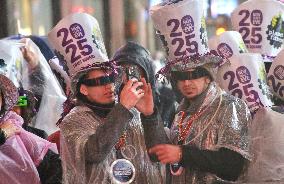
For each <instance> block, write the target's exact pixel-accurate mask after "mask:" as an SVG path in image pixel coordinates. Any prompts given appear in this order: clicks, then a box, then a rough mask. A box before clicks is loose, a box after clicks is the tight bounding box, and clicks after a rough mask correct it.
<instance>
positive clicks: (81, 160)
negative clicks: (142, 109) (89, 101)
mask: <svg viewBox="0 0 284 184" xmlns="http://www.w3.org/2000/svg"><path fill="white" fill-rule="evenodd" d="M131 112H132V113H133V115H134V117H133V119H132V121H130V122H129V123H128V126H127V128H126V135H127V136H126V146H127V145H128V146H134V147H135V149H136V153H137V154H136V156H135V157H134V159H131V160H130V161H131V162H132V163H133V165H134V167H135V170H136V171H135V179H134V181H133V182H132V183H137V184H156V183H157V184H158V183H159V184H160V183H163V179H162V175H161V171H160V165H159V164H158V163H154V162H151V161H150V158H149V156H148V153H147V149H146V146H145V141H144V136H143V129H142V124H141V119H140V116H139V113H138V111H137V110H135V109H132V110H131ZM125 116H126V115H125ZM121 118H123V117H121ZM103 123H104V120H103V119H102V118H99V117H98V116H97V115H95V113H94V112H93V111H92V110H91V109H89V108H87V107H85V106H76V107H75V108H74V109H73V110H72V111H71V112H70V113H69V114H68V115H67V116H66V117H65V118H64V120H63V122H62V123H61V124H60V129H61V136H62V135H64V137H61V156H62V163H63V170H64V174H65V175H64V176H63V178H65V180H63V182H65V183H68V182H71V181H72V182H73V183H76V184H88V183H89V184H93V183H96V184H108V183H111V176H110V166H111V164H112V163H113V162H114V161H115V160H116V149H115V148H114V147H113V148H112V150H111V151H110V152H109V153H108V155H107V156H106V158H105V159H104V160H103V161H102V162H99V163H92V162H90V163H88V162H87V161H86V160H88V158H86V151H85V150H86V142H87V140H88V138H89V137H90V136H91V135H93V134H94V133H96V130H97V129H98V127H99V126H101V125H102V124H103ZM113 123H116V122H113ZM110 136H111V135H110ZM102 141H105V140H102ZM98 144H99V143H98ZM86 180H87V181H86Z"/></svg>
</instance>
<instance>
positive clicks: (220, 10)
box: [211, 0, 238, 18]
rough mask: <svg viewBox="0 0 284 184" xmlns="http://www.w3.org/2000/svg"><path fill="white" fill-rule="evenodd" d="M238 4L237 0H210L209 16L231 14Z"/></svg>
mask: <svg viewBox="0 0 284 184" xmlns="http://www.w3.org/2000/svg"><path fill="white" fill-rule="evenodd" d="M237 6H238V0H211V16H212V17H213V18H216V17H217V16H218V15H222V14H226V15H228V16H230V15H231V13H232V12H233V10H234V9H235V8H236V7H237Z"/></svg>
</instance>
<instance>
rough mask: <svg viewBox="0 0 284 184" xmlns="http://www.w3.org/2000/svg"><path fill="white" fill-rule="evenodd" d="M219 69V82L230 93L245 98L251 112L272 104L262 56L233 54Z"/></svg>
mask: <svg viewBox="0 0 284 184" xmlns="http://www.w3.org/2000/svg"><path fill="white" fill-rule="evenodd" d="M229 60H230V62H227V63H226V64H224V65H223V66H222V67H221V68H220V69H219V71H218V77H217V78H218V79H217V81H218V83H219V84H220V86H221V87H222V88H223V89H225V91H227V92H228V93H230V94H232V95H233V96H236V97H238V98H241V99H243V100H244V101H245V102H246V103H247V105H248V107H249V109H250V111H251V112H254V111H255V110H257V109H258V108H259V107H263V106H271V105H272V102H271V100H270V98H269V91H268V86H267V84H266V72H265V67H264V64H263V61H262V56H261V55H260V54H256V53H244V54H240V55H238V56H232V57H231V58H230V59H229Z"/></svg>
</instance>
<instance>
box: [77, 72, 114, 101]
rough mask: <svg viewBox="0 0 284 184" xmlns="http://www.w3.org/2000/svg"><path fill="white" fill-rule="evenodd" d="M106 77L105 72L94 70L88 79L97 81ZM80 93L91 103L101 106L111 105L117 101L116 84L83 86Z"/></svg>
mask: <svg viewBox="0 0 284 184" xmlns="http://www.w3.org/2000/svg"><path fill="white" fill-rule="evenodd" d="M104 76H107V74H106V72H105V71H102V70H92V71H90V72H89V74H88V78H87V79H95V78H99V77H104ZM80 92H81V93H82V94H83V95H85V96H86V97H87V99H88V100H89V101H91V102H96V103H99V104H110V103H113V102H114V100H115V94H114V83H108V84H104V85H99V86H87V85H85V84H82V85H81V87H80Z"/></svg>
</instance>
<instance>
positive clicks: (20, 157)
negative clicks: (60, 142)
mask: <svg viewBox="0 0 284 184" xmlns="http://www.w3.org/2000/svg"><path fill="white" fill-rule="evenodd" d="M4 121H10V122H11V123H12V124H14V125H15V126H17V127H18V128H19V129H20V133H18V134H16V135H13V136H11V137H9V138H8V139H7V140H6V142H5V143H4V144H3V145H1V146H0V162H1V164H0V178H1V182H0V183H5V184H6V183H7V184H8V183H13V184H31V183H33V184H40V178H39V175H38V172H37V168H36V167H37V166H38V165H39V164H40V162H41V161H42V159H43V157H44V156H45V154H46V152H47V151H48V149H51V150H52V151H53V152H55V153H57V148H56V145H55V144H53V143H50V142H48V141H46V140H44V139H42V138H40V137H38V136H36V135H34V134H32V133H30V132H27V131H26V130H24V129H23V128H22V124H23V119H22V118H20V117H19V116H18V115H17V114H16V113H14V112H9V113H8V114H6V116H5V118H4ZM4 121H2V122H1V123H3V122H4ZM1 123H0V124H1Z"/></svg>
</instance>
